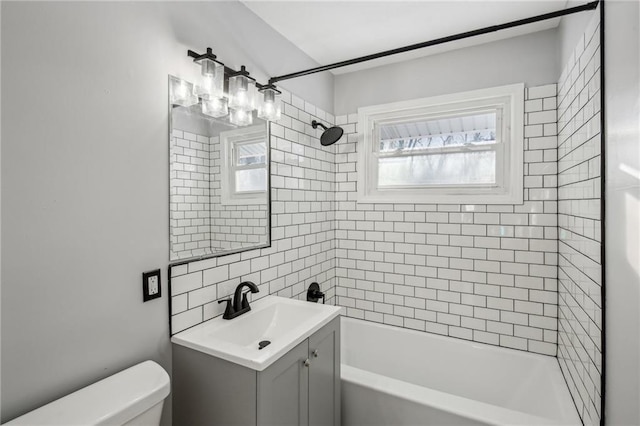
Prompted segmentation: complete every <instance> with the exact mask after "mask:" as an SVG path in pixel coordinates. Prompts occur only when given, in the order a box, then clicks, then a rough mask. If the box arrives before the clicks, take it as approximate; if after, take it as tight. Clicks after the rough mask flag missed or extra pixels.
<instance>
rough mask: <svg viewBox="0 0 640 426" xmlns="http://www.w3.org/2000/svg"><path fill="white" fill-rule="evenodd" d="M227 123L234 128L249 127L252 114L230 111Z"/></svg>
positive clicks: (239, 110)
mask: <svg viewBox="0 0 640 426" xmlns="http://www.w3.org/2000/svg"><path fill="white" fill-rule="evenodd" d="M229 121H230V122H231V123H232V124H235V125H236V126H250V125H252V124H253V114H252V113H251V111H243V110H241V109H232V110H231V112H230V113H229Z"/></svg>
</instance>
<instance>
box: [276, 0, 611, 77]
mask: <svg viewBox="0 0 640 426" xmlns="http://www.w3.org/2000/svg"><path fill="white" fill-rule="evenodd" d="M598 3H599V0H596V1H593V2H591V3H586V4H583V5H581V6H576V7H570V8H569V9H564V10H559V11H556V12H551V13H545V14H543V15H537V16H532V17H531V18H525V19H519V20H517V21H511V22H507V23H505V24H500V25H492V26H490V27H485V28H480V29H478V30H473V31H467V32H464V33H459V34H454V35H451V36H447V37H441V38H436V39H434V40H429V41H424V42H422V43H416V44H411V45H409V46H404V47H398V48H396V49H391V50H385V51H384V52H379V53H374V54H371V55H366V56H361V57H359V58H355V59H349V60H347V61H341V62H336V63H334V64H330V65H323V66H320V67H316V68H310V69H308V70H304V71H298V72H294V73H291V74H286V75H281V76H279V77H272V78H270V79H269V84H273V83H276V82H278V81H282V80H289V79H292V78H297V77H303V76H305V75H309V74H315V73H317V72H322V71H328V70H332V69H334V68H340V67H346V66H348V65H354V64H359V63H360V62H366V61H371V60H373V59H378V58H384V57H385V56H391V55H396V54H398V53H404V52H409V51H411V50H416V49H422V48H424V47H429V46H435V45H437V44H442V43H448V42H450V41H456V40H462V39H465V38H469V37H475V36H479V35H482V34H488V33H492V32H495V31H500V30H505V29H507V28H513V27H519V26H521V25H527V24H532V23H534V22H539V21H545V20H547V19H553V18H558V17H560V16H565V15H571V14H572V13H577V12H583V11H585V10H593V9H595V8H596V7H597V6H598Z"/></svg>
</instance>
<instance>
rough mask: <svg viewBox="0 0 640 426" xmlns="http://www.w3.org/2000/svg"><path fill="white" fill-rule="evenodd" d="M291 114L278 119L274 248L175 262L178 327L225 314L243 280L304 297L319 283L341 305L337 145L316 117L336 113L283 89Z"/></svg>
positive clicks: (264, 290)
mask: <svg viewBox="0 0 640 426" xmlns="http://www.w3.org/2000/svg"><path fill="white" fill-rule="evenodd" d="M283 101H284V112H283V117H282V119H281V120H280V121H278V122H277V123H272V124H271V151H270V153H271V197H272V212H271V222H272V242H271V247H269V248H264V249H257V250H251V251H246V252H243V253H239V254H232V255H227V256H222V257H217V258H211V259H206V260H201V261H197V262H191V263H188V264H182V265H178V266H172V267H170V276H171V332H172V334H174V333H177V332H179V331H181V330H184V329H187V328H189V327H192V326H194V325H197V324H199V323H201V322H203V321H206V320H208V319H211V318H213V317H215V316H217V315H220V314H221V313H222V311H223V310H224V305H223V304H222V305H219V304H218V303H217V300H218V299H221V298H225V297H227V296H230V295H231V294H232V293H233V291H234V289H235V288H236V286H237V285H238V284H240V282H241V281H247V280H248V281H253V282H254V283H256V284H257V285H258V287H259V289H260V292H259V293H257V294H255V295H252V297H253V299H254V300H255V299H257V298H260V297H263V296H266V295H267V294H277V295H279V296H285V297H295V298H304V297H306V290H307V287H308V286H309V284H310V283H311V282H314V281H317V282H318V283H319V284H320V288H321V289H322V291H324V292H325V294H326V295H327V303H330V304H333V303H334V302H335V297H334V295H335V290H334V287H335V241H336V240H335V229H334V226H335V167H336V163H335V146H332V147H323V146H322V145H320V140H319V136H320V135H321V133H322V132H321V130H320V129H317V130H316V129H313V128H312V127H311V121H312V120H314V119H316V120H320V121H322V122H323V123H329V124H333V123H334V117H333V116H332V115H331V114H328V113H325V112H324V111H322V110H320V109H318V108H316V107H315V106H313V105H311V104H309V103H307V102H305V101H303V100H302V99H300V98H298V97H296V96H293V95H291V94H289V93H286V92H285V93H283Z"/></svg>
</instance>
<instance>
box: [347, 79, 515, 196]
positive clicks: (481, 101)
mask: <svg viewBox="0 0 640 426" xmlns="http://www.w3.org/2000/svg"><path fill="white" fill-rule="evenodd" d="M523 118H524V85H523V84H517V85H511V86H503V87H497V88H492V89H483V90H476V91H473V92H465V93H457V94H454V95H445V96H438V97H433V98H426V99H417V100H412V101H406V102H398V103H393V104H385V105H376V106H371V107H365V108H360V109H359V110H358V128H359V129H362V131H361V133H360V135H359V136H360V140H359V147H358V151H359V155H358V201H359V202H367V203H370V202H377V203H397V202H406V203H450V204H463V203H464V204H521V203H522V193H523Z"/></svg>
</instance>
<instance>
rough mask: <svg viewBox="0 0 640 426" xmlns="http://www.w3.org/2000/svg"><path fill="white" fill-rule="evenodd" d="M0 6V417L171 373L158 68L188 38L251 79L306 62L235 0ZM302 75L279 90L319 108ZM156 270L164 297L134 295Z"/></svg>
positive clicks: (161, 72)
mask: <svg viewBox="0 0 640 426" xmlns="http://www.w3.org/2000/svg"><path fill="white" fill-rule="evenodd" d="M1 7H2V16H1V17H2V22H1V29H2V63H3V65H4V66H3V68H2V76H1V78H2V88H3V90H2V94H1V96H2V98H1V100H2V105H3V106H5V108H3V111H2V113H3V115H2V133H1V136H2V142H3V146H2V163H1V170H2V177H1V183H2V205H3V207H4V208H3V211H2V229H3V230H4V232H3V233H2V264H3V265H4V266H5V267H4V268H3V269H2V277H1V278H2V281H3V283H4V288H3V294H2V372H3V375H2V416H1V417H2V421H6V420H9V419H11V418H13V417H15V416H17V415H20V414H22V413H24V412H27V411H29V410H31V409H34V408H36V407H38V406H40V405H42V404H44V403H47V402H49V401H51V400H53V399H56V398H59V397H61V396H63V395H65V394H66V393H68V392H71V391H73V390H76V389H78V388H80V387H83V386H85V385H87V384H89V383H91V382H93V381H95V380H98V379H100V378H103V377H105V376H107V375H110V374H112V373H114V372H116V371H118V370H120V369H123V368H125V367H128V366H130V365H132V364H134V363H137V362H139V361H142V360H144V359H153V360H156V361H158V362H160V363H161V364H162V365H163V366H164V367H165V368H166V369H167V370H169V371H170V366H171V355H170V343H169V338H168V336H169V330H168V313H167V311H168V309H167V297H166V293H167V287H166V285H167V276H166V267H167V264H168V252H169V247H168V232H167V230H168V220H169V219H168V218H169V214H168V194H169V191H168V116H167V115H168V108H167V75H168V74H175V75H179V76H182V77H185V78H194V77H195V76H197V75H198V73H199V70H198V69H197V67H196V66H194V64H193V63H192V62H191V60H190V59H189V58H187V57H186V50H187V49H194V50H203V49H204V48H205V47H207V46H212V47H213V48H214V49H215V52H216V53H218V54H219V56H220V58H221V59H222V60H223V61H224V62H226V63H227V64H228V65H230V66H233V67H238V66H239V65H240V64H246V65H247V67H248V69H249V70H254V69H255V70H256V76H257V77H258V78H259V79H263V80H264V78H263V77H261V76H260V75H259V73H260V72H261V73H265V75H266V74H267V73H269V74H277V73H281V72H285V71H290V70H292V69H293V70H296V69H299V68H303V67H308V66H314V65H315V63H313V61H311V60H310V59H309V58H308V57H306V56H305V55H303V54H302V53H301V52H300V51H298V50H296V49H295V48H294V47H293V46H292V45H291V44H290V43H288V42H287V41H285V40H283V38H282V37H281V36H280V35H279V34H277V33H275V32H274V31H273V30H271V29H269V28H268V27H266V24H264V23H263V22H262V21H260V20H259V19H257V18H256V17H255V15H253V14H252V13H251V12H249V11H248V10H247V9H246V8H245V7H244V6H243V5H242V4H240V3H237V2H231V3H227V2H210V3H204V2H203V3H191V2H189V3H187V2H180V3H152V2H145V3H125V2H111V3H102V2H100V3H97V2H95V3H94V2H91V3H82V2H73V3H71V2H64V3H62V2H56V3H53V2H46V3H44V2H43V3H35V2H34V3H25V2H20V3H17V2H15V3H13V2H2V5H1ZM314 78H315V77H309V78H308V79H307V80H306V81H305V82H300V83H295V84H297V86H295V87H294V82H292V83H291V86H289V88H290V90H292V91H294V92H296V90H299V94H300V95H301V96H304V97H306V98H307V99H309V100H312V101H314V102H315V103H316V104H318V105H321V106H323V107H324V108H327V109H330V108H331V105H332V103H333V100H332V97H331V94H332V92H331V87H332V77H331V76H330V75H328V74H325V75H324V76H318V77H317V78H315V79H314ZM310 83H313V84H310ZM283 86H284V85H283ZM157 267H159V268H162V285H163V291H164V292H165V296H163V298H161V299H159V300H155V301H152V302H149V303H145V304H143V303H142V300H141V299H142V297H141V294H140V293H141V290H140V288H141V273H142V272H143V271H147V270H150V269H153V268H157ZM167 405H170V404H167ZM164 422H165V423H168V422H170V415H169V413H165V416H164Z"/></svg>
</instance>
